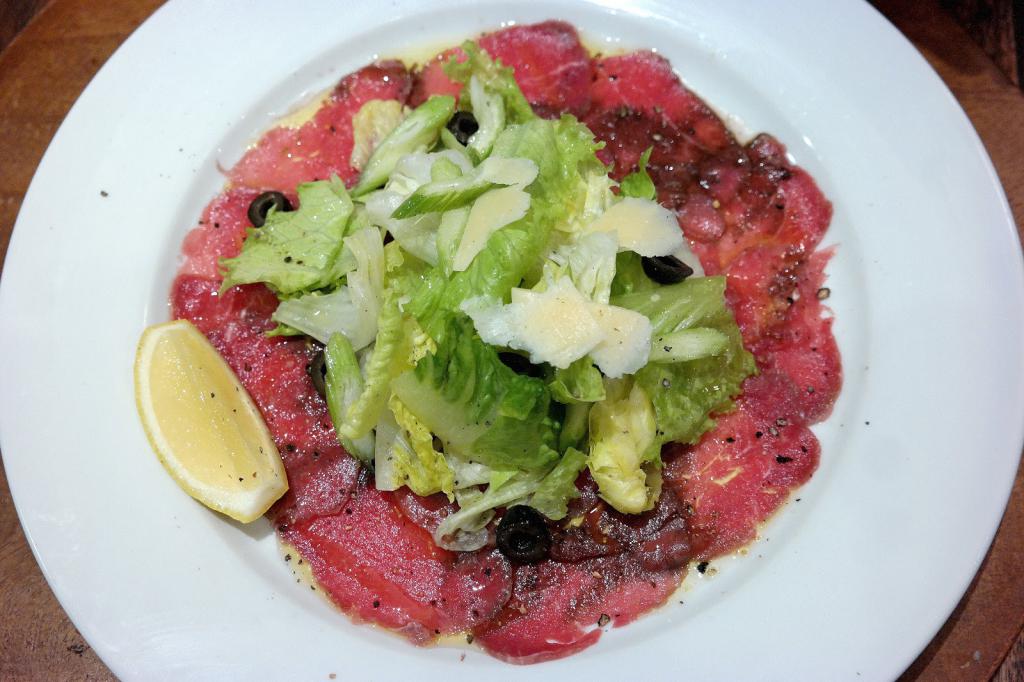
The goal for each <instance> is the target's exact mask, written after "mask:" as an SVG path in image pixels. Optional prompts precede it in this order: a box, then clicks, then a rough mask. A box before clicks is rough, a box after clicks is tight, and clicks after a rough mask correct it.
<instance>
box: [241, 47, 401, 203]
mask: <svg viewBox="0 0 1024 682" xmlns="http://www.w3.org/2000/svg"><path fill="white" fill-rule="evenodd" d="M411 88H412V76H411V75H410V74H409V72H408V71H407V70H406V68H405V66H404V65H403V64H402V63H401V62H398V61H386V62H380V63H378V64H371V65H370V66H366V67H363V68H362V69H360V70H359V71H356V72H355V73H353V74H350V75H348V76H346V77H345V78H343V79H342V80H341V82H340V83H339V84H338V86H337V87H336V88H335V90H334V92H332V93H331V95H330V96H329V98H328V100H327V102H326V103H325V104H324V105H323V106H322V107H321V108H320V109H319V110H318V111H317V113H316V115H315V116H314V117H313V119H312V120H310V121H307V122H306V123H304V124H303V125H302V126H301V127H299V128H288V127H278V128H273V129H272V130H270V131H268V132H267V133H265V134H264V135H263V137H261V138H260V140H259V142H257V143H256V145H255V146H254V147H253V148H252V149H250V150H249V151H248V152H246V153H245V156H243V157H242V159H241V160H240V161H239V162H238V163H237V164H236V165H235V167H234V168H233V169H232V170H231V173H230V176H229V177H230V178H231V181H232V182H233V183H235V184H237V185H241V186H245V187H252V188H256V189H275V190H280V191H291V190H294V188H295V186H296V185H298V184H300V183H302V182H310V181H313V180H325V179H327V178H329V177H331V175H337V176H338V177H340V178H341V179H342V180H343V181H345V183H346V184H347V185H352V184H354V183H355V181H356V179H357V178H358V175H359V173H358V171H356V170H355V169H354V168H352V166H351V165H350V164H349V158H350V156H351V155H352V117H353V116H354V115H355V114H356V112H358V111H359V109H360V108H361V107H362V106H363V105H364V104H365V103H366V102H368V101H370V100H372V99H395V100H398V101H400V102H403V103H404V102H405V101H406V100H407V98H408V97H409V92H410V90H411Z"/></svg>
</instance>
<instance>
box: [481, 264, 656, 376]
mask: <svg viewBox="0 0 1024 682" xmlns="http://www.w3.org/2000/svg"><path fill="white" fill-rule="evenodd" d="M511 293H512V296H511V298H512V302H511V303H510V304H509V305H501V303H500V302H499V301H497V300H486V299H472V300H470V301H467V302H466V303H464V304H463V306H462V309H463V311H464V312H465V313H466V314H467V315H469V316H470V317H471V318H472V320H473V325H474V326H475V327H476V330H477V333H479V334H480V338H481V339H483V340H484V341H485V342H486V343H489V344H491V345H495V346H507V347H509V348H515V349H517V350H523V351H526V352H528V353H529V354H530V361H531V362H533V363H534V364H540V363H542V362H546V363H548V364H550V365H552V366H553V367H558V368H561V369H565V368H566V367H568V366H569V365H570V364H572V363H573V362H574V361H576V360H579V359H580V358H582V357H583V356H585V355H587V354H589V355H590V357H591V358H592V359H593V360H594V362H595V363H596V364H597V366H598V367H600V368H601V371H602V372H604V373H605V374H606V375H607V376H609V377H612V378H618V377H621V376H623V375H624V374H631V373H633V372H636V371H637V370H639V369H640V368H641V367H643V366H644V365H645V364H647V358H648V355H649V354H650V350H651V333H652V328H651V322H650V320H648V319H647V318H646V317H644V316H643V315H641V314H640V313H637V312H634V311H632V310H627V309H626V308H619V307H618V306H612V305H607V304H603V303H594V302H593V301H591V300H589V299H587V298H586V297H585V296H583V294H581V293H580V292H579V291H578V290H577V289H576V287H575V286H573V284H572V280H570V279H569V278H568V277H561V278H559V279H557V280H555V282H553V283H552V284H551V285H550V286H548V288H547V289H546V290H545V291H542V292H537V291H531V290H529V289H513V290H512V292H511Z"/></svg>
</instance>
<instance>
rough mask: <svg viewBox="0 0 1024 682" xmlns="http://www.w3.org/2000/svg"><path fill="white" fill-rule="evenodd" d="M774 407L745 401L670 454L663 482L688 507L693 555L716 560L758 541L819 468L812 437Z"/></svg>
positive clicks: (817, 446)
mask: <svg viewBox="0 0 1024 682" xmlns="http://www.w3.org/2000/svg"><path fill="white" fill-rule="evenodd" d="M774 408H775V406H773V405H770V404H762V403H761V402H759V401H755V400H747V399H746V398H744V399H743V400H741V401H740V405H739V408H738V409H737V410H736V411H735V412H733V413H731V414H728V415H725V416H723V417H720V418H719V419H718V426H717V428H715V429H714V430H712V431H709V432H708V433H706V434H705V435H704V438H703V439H701V441H700V443H698V444H697V445H696V446H694V447H692V448H682V447H680V448H677V449H676V451H675V452H674V453H673V455H672V456H670V457H668V458H667V464H666V467H665V484H666V487H671V488H673V489H674V490H675V492H676V494H677V495H678V496H679V497H680V498H681V499H682V500H684V501H685V503H686V504H687V505H688V512H689V515H688V516H687V522H688V525H689V529H690V538H691V542H692V543H693V551H694V553H695V556H697V557H699V558H701V559H712V558H714V557H716V556H720V555H722V554H726V553H728V552H731V551H733V550H735V549H738V548H740V547H742V546H743V545H746V544H748V543H749V542H751V541H752V540H754V539H755V537H756V536H757V528H758V526H759V525H760V524H761V523H763V522H764V521H766V520H767V519H768V517H769V516H771V515H772V514H773V513H774V512H775V511H776V510H777V509H778V508H779V506H780V505H781V504H782V503H783V502H784V501H785V500H786V499H787V498H788V497H789V493H790V492H791V491H792V490H793V489H795V488H797V487H799V486H801V485H803V484H804V483H806V482H807V481H808V480H809V479H810V477H811V474H813V473H814V470H815V469H816V468H817V465H818V458H819V445H818V441H817V439H816V438H815V437H814V434H813V433H811V432H810V430H809V429H807V427H806V426H801V425H798V424H792V423H789V422H788V420H787V419H786V417H783V416H778V415H779V412H780V411H779V410H776V409H774Z"/></svg>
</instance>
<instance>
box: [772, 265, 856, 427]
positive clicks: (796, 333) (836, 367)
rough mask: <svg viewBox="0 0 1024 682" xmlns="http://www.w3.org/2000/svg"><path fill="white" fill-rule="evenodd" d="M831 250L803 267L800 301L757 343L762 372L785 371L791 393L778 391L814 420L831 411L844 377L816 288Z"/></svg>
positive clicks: (797, 411) (797, 410) (808, 419)
mask: <svg viewBox="0 0 1024 682" xmlns="http://www.w3.org/2000/svg"><path fill="white" fill-rule="evenodd" d="M831 256H832V250H831V249H830V250H827V251H817V252H815V253H813V254H812V255H811V257H810V258H809V259H808V262H807V264H806V265H805V266H804V268H803V272H802V277H801V280H800V284H799V287H798V289H797V297H796V302H795V303H794V304H793V305H792V306H791V308H790V309H789V311H788V312H787V314H786V317H785V320H784V321H783V323H782V324H781V325H780V326H779V327H777V328H776V329H775V330H773V333H772V334H771V335H770V336H769V337H767V338H765V339H764V341H762V342H761V343H759V344H758V345H757V346H755V347H754V353H755V355H756V356H757V358H758V365H759V366H760V367H761V369H762V372H763V374H764V375H769V374H775V375H779V376H780V377H784V378H785V380H786V383H787V384H788V390H787V395H785V396H781V395H779V396H776V397H775V400H778V401H782V400H785V401H786V402H787V403H789V404H791V405H792V408H791V412H792V414H793V416H794V417H795V418H797V419H802V420H803V421H804V423H807V424H814V423H817V422H819V421H821V420H823V419H825V418H826V417H828V415H829V414H830V413H831V412H832V406H833V405H834V404H835V401H836V398H837V397H838V396H839V390H840V388H841V387H842V383H843V368H842V362H841V361H840V358H839V348H838V347H837V346H836V340H835V337H834V336H833V335H832V318H831V317H830V316H827V315H825V311H824V306H823V305H822V303H821V301H820V300H819V299H818V292H819V291H821V292H822V295H823V296H824V295H826V294H827V290H826V289H821V285H822V284H823V283H824V279H825V274H824V267H825V264H826V263H827V262H828V260H829V258H830V257H831Z"/></svg>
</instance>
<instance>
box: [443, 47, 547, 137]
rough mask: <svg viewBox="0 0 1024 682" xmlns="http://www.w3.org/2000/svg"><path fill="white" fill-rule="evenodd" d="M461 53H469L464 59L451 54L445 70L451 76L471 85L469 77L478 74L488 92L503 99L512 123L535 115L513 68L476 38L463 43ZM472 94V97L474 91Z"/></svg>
mask: <svg viewBox="0 0 1024 682" xmlns="http://www.w3.org/2000/svg"><path fill="white" fill-rule="evenodd" d="M462 52H463V53H464V54H465V56H466V58H465V60H463V61H460V60H459V55H452V56H451V57H450V58H449V60H448V63H447V64H445V66H444V71H445V73H446V74H447V75H448V78H450V79H452V80H453V81H455V82H456V83H462V84H463V85H467V86H468V85H469V84H470V80H471V79H472V78H473V77H474V76H476V78H477V80H478V81H479V82H480V84H481V85H482V86H483V87H484V89H485V90H486V91H488V92H490V93H494V94H496V95H498V96H500V97H501V98H502V100H503V101H504V109H505V112H506V114H505V115H506V117H507V119H508V121H509V122H511V123H522V122H524V121H529V120H531V119H534V118H536V114H534V113H533V108H532V107H531V106H530V103H529V102H527V101H526V97H525V96H523V91H522V90H520V89H519V85H518V84H517V83H516V79H515V78H514V77H513V75H512V69H511V68H510V67H507V66H503V65H502V64H501V62H500V61H497V62H496V61H494V60H492V59H491V56H490V55H489V54H487V52H486V51H484V50H481V49H480V47H479V46H478V45H477V44H476V43H474V42H473V41H466V42H464V43H462ZM470 96H471V97H472V94H471V95H470ZM477 132H479V131H477ZM485 134H486V133H485Z"/></svg>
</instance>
